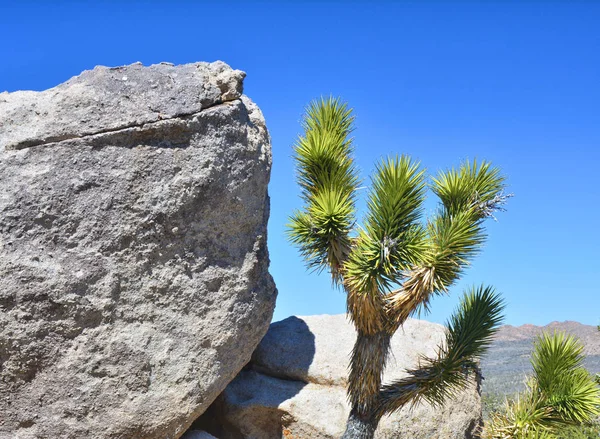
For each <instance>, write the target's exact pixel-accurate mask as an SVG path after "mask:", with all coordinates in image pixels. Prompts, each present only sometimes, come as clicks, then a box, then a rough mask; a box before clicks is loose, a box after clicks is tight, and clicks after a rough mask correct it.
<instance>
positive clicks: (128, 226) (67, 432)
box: [0, 62, 276, 439]
mask: <svg viewBox="0 0 600 439" xmlns="http://www.w3.org/2000/svg"><path fill="white" fill-rule="evenodd" d="M244 76H245V74H244V73H243V72H241V71H238V70H233V69H231V68H230V67H229V66H227V65H226V64H224V63H222V62H215V63H210V64H209V63H196V64H187V65H182V66H173V65H171V64H166V63H165V64H159V65H153V66H150V67H144V66H142V65H141V64H133V65H130V66H124V67H117V68H106V67H96V68H95V69H93V70H91V71H86V72H84V73H82V74H81V75H80V76H78V77H75V78H73V79H71V80H69V81H67V82H66V83H64V84H61V85H59V86H57V87H55V88H52V89H50V90H46V91H44V92H32V91H24V92H16V93H0V438H3V439H4V438H10V439H28V438H49V439H50V438H52V439H55V438H61V439H75V438H78V439H81V438H86V439H94V438H111V439H155V438H156V439H158V438H160V439H171V438H178V437H180V436H181V435H182V434H183V433H184V432H185V430H186V429H187V427H188V426H189V425H190V424H191V422H192V421H193V420H194V419H195V418H196V417H197V416H198V415H200V414H201V413H203V412H204V410H205V409H206V408H207V407H208V406H209V405H210V404H211V403H212V401H213V400H214V398H215V397H216V396H217V395H218V394H219V393H220V392H221V391H222V390H223V389H224V388H225V386H226V385H227V384H228V383H229V382H230V381H231V380H232V379H233V378H234V377H235V376H236V374H237V373H238V372H239V371H240V369H241V368H242V367H243V366H244V365H245V364H246V363H247V362H248V361H249V359H250V356H251V354H252V351H253V350H254V349H255V347H256V345H257V344H258V342H259V341H260V339H261V338H262V337H263V335H264V334H265V332H266V330H267V329H268V325H269V322H270V320H271V316H272V312H273V308H274V304H275V296H276V290H275V286H274V283H273V280H272V278H271V276H270V275H269V273H268V265H269V260H268V254H267V248H266V224H267V219H268V214H269V198H268V195H267V184H268V181H269V173H270V168H271V150H270V140H269V135H268V132H267V129H266V127H265V121H264V119H263V116H262V114H261V112H260V110H259V109H258V108H257V106H256V105H255V104H253V103H252V102H251V101H250V100H249V99H248V98H247V97H245V96H243V95H242V81H243V78H244Z"/></svg>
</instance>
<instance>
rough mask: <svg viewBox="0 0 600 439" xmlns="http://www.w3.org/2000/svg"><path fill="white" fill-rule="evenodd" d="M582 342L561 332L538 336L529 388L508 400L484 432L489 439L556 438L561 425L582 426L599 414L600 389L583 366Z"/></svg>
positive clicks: (532, 360) (561, 427)
mask: <svg viewBox="0 0 600 439" xmlns="http://www.w3.org/2000/svg"><path fill="white" fill-rule="evenodd" d="M583 359H584V355H583V344H582V343H581V342H580V341H579V340H578V339H576V338H574V337H572V336H567V335H566V334H565V333H562V332H555V333H554V334H542V335H540V336H539V337H538V339H537V340H536V342H535V346H534V352H533V355H532V358H531V364H532V366H533V372H534V373H533V376H532V377H531V379H530V380H529V382H528V390H527V391H526V392H525V393H524V394H522V395H519V397H518V398H517V400H516V401H513V402H507V408H506V413H505V414H497V415H496V416H495V417H494V418H493V420H492V422H491V425H490V426H489V427H488V429H487V431H486V437H487V438H492V439H521V438H522V437H524V436H523V435H524V434H529V433H530V432H531V434H536V433H539V434H546V435H548V437H551V438H557V439H558V437H559V434H560V432H561V431H563V429H564V428H565V426H569V425H585V424H588V423H590V422H592V421H593V420H594V419H595V418H596V417H597V416H598V415H600V387H599V386H598V384H597V383H595V381H594V379H593V377H592V376H591V375H590V374H589V372H588V371H587V370H586V369H585V368H584V367H583Z"/></svg>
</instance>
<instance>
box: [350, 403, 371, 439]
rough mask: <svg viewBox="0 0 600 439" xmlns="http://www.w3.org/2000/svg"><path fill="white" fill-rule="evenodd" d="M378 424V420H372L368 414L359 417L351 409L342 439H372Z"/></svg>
mask: <svg viewBox="0 0 600 439" xmlns="http://www.w3.org/2000/svg"><path fill="white" fill-rule="evenodd" d="M378 423H379V419H374V417H373V416H369V415H368V414H365V415H360V414H358V413H356V412H355V411H354V409H353V410H352V411H351V412H350V416H349V417H348V423H347V424H346V431H345V432H344V435H343V436H342V439H373V437H374V436H375V430H376V429H377V424H378Z"/></svg>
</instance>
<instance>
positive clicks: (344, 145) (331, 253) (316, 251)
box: [289, 98, 358, 279]
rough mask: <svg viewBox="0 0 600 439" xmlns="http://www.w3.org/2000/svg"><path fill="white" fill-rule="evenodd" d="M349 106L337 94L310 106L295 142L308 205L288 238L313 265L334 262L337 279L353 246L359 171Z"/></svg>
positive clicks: (294, 218)
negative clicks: (352, 231)
mask: <svg viewBox="0 0 600 439" xmlns="http://www.w3.org/2000/svg"><path fill="white" fill-rule="evenodd" d="M353 121H354V118H353V117H352V112H351V110H350V109H349V108H348V107H347V105H346V104H345V103H343V102H341V101H340V100H339V99H333V98H329V99H321V100H320V101H316V102H313V103H311V104H310V105H309V107H308V108H307V109H306V116H305V117H304V120H303V128H304V135H303V136H300V137H299V138H298V140H297V142H296V145H295V146H294V157H295V159H296V168H297V170H298V184H299V185H300V187H301V190H302V198H303V199H304V202H305V209H304V210H303V211H297V212H296V213H295V214H294V215H293V216H292V218H291V220H290V224H289V237H290V240H291V241H292V242H293V243H294V244H296V245H298V246H299V247H300V250H301V252H302V255H303V257H304V258H305V259H306V261H307V263H308V265H309V266H310V267H312V268H315V269H318V270H321V269H323V268H331V270H332V274H333V275H334V279H337V277H338V269H339V266H340V265H341V263H342V261H343V260H344V258H345V257H346V255H347V253H348V252H349V249H350V237H349V235H350V232H351V230H352V227H353V225H354V222H355V191H356V188H357V185H358V175H357V171H356V168H355V166H354V161H353V159H352V149H353V147H352V139H351V138H350V134H351V133H352V130H353Z"/></svg>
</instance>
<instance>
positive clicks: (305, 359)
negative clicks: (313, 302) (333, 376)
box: [191, 316, 315, 439]
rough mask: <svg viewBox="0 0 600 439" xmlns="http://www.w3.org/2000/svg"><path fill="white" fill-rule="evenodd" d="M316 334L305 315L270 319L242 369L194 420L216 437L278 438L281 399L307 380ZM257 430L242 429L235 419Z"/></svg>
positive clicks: (290, 394) (287, 397)
mask: <svg viewBox="0 0 600 439" xmlns="http://www.w3.org/2000/svg"><path fill="white" fill-rule="evenodd" d="M314 356H315V336H314V334H313V333H312V332H311V331H310V329H309V327H308V325H307V324H306V322H304V320H302V319H300V318H298V317H294V316H292V317H288V318H287V319H285V320H282V321H280V322H275V323H272V324H271V326H270V327H269V330H268V332H267V334H266V335H265V337H264V338H263V339H262V341H261V342H260V344H259V346H258V347H257V348H256V350H255V351H254V354H253V355H252V360H251V361H250V363H248V365H246V367H245V368H244V370H242V371H241V372H240V373H239V374H238V376H237V377H236V378H235V379H234V380H233V381H232V382H231V383H230V384H229V385H228V386H227V388H226V389H225V391H224V392H223V393H221V395H219V397H218V398H217V399H216V401H215V402H214V403H213V404H212V405H211V406H210V407H209V409H208V410H207V411H206V412H205V413H204V414H203V415H202V416H200V418H198V420H196V422H194V424H193V425H192V428H191V429H193V430H205V431H207V432H209V433H211V434H213V435H215V436H216V437H217V438H219V439H244V438H246V437H254V436H257V437H260V438H267V437H281V432H282V429H283V427H284V420H283V419H282V411H281V410H279V409H278V407H279V406H280V404H281V403H283V402H284V401H286V400H289V399H291V398H293V397H294V396H296V395H297V394H298V393H299V392H300V391H301V390H302V388H303V387H304V386H306V384H307V383H308V382H309V381H310V380H309V373H308V369H309V367H310V365H311V364H312V362H313V359H314ZM237 419H239V420H242V419H244V423H243V425H252V428H253V429H255V430H256V431H253V432H249V431H244V432H242V431H240V429H239V428H238V427H237V424H238V423H237V422H236V420H237Z"/></svg>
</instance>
